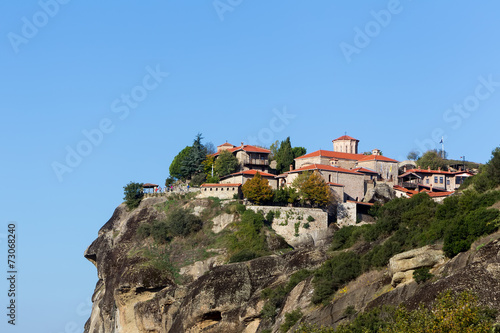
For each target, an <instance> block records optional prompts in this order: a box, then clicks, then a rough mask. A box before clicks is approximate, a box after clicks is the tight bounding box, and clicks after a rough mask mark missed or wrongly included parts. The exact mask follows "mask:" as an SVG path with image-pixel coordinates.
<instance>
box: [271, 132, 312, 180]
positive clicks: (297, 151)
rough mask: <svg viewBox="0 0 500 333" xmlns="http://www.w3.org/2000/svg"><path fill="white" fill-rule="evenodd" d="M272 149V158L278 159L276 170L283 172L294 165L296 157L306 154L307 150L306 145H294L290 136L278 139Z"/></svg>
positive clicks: (279, 172)
mask: <svg viewBox="0 0 500 333" xmlns="http://www.w3.org/2000/svg"><path fill="white" fill-rule="evenodd" d="M270 150H271V156H270V158H271V160H276V172H277V173H278V174H281V173H283V172H286V171H288V170H289V168H290V164H291V165H294V159H295V158H297V157H299V156H302V155H305V154H306V152H307V150H306V149H305V148H304V147H293V148H292V143H291V141H290V137H287V138H286V139H285V140H283V141H281V143H280V142H279V141H276V142H275V143H273V144H272V145H271V147H270Z"/></svg>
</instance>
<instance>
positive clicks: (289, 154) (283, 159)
mask: <svg viewBox="0 0 500 333" xmlns="http://www.w3.org/2000/svg"><path fill="white" fill-rule="evenodd" d="M293 159H294V156H293V150H292V144H291V142H290V137H287V138H286V139H285V140H284V141H281V144H280V147H279V149H278V152H277V156H276V171H277V172H278V174H280V173H283V172H285V171H288V170H289V167H290V164H293Z"/></svg>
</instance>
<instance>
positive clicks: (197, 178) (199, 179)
mask: <svg viewBox="0 0 500 333" xmlns="http://www.w3.org/2000/svg"><path fill="white" fill-rule="evenodd" d="M206 179H207V175H206V174H204V173H197V174H195V175H193V176H191V181H190V182H189V185H191V186H200V185H201V184H203V183H204V182H205V180H206Z"/></svg>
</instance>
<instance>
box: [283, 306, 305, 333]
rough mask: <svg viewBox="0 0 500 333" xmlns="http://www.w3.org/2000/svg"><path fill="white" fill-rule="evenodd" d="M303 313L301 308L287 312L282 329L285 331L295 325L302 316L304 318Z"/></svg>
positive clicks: (284, 332)
mask: <svg viewBox="0 0 500 333" xmlns="http://www.w3.org/2000/svg"><path fill="white" fill-rule="evenodd" d="M302 316H303V314H302V311H300V309H296V310H293V311H292V312H287V313H285V322H284V323H283V324H282V325H281V326H280V331H281V332H283V333H286V332H288V330H289V329H290V327H292V326H293V325H295V323H296V322H297V321H299V319H300V318H302Z"/></svg>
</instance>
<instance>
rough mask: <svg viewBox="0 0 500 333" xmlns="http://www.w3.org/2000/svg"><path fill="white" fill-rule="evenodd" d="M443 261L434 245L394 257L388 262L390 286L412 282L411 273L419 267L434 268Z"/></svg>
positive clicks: (441, 252)
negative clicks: (390, 274)
mask: <svg viewBox="0 0 500 333" xmlns="http://www.w3.org/2000/svg"><path fill="white" fill-rule="evenodd" d="M444 261H445V257H444V253H443V251H442V250H441V249H440V248H439V247H437V246H434V245H428V246H424V247H421V248H419V249H414V250H410V251H407V252H403V253H400V254H397V255H395V256H394V257H392V258H391V259H390V260H389V271H390V272H391V273H392V285H393V286H394V287H395V286H397V285H400V284H403V283H409V282H411V281H412V280H413V271H414V270H415V269H417V268H421V267H434V266H436V265H440V264H442V263H443V262H444Z"/></svg>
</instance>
